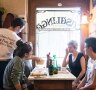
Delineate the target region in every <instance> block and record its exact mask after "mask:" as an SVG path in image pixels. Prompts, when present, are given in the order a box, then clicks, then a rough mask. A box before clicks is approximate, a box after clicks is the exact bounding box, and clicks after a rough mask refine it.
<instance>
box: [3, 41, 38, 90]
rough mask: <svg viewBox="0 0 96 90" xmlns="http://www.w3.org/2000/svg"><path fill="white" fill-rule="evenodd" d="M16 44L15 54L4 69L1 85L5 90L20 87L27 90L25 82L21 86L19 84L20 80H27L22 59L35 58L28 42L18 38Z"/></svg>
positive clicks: (19, 89)
mask: <svg viewBox="0 0 96 90" xmlns="http://www.w3.org/2000/svg"><path fill="white" fill-rule="evenodd" d="M16 45H17V48H16V50H15V51H16V52H15V55H16V56H15V57H14V58H13V59H12V60H11V61H10V62H9V63H8V65H7V66H6V69H5V71H4V77H3V87H4V88H5V90H23V89H22V88H24V90H27V84H26V85H25V86H23V87H22V85H21V81H26V80H27V78H26V76H25V74H24V67H25V65H24V64H25V63H24V61H25V60H30V59H32V58H36V57H34V56H33V55H32V53H33V51H32V47H31V45H30V44H29V43H23V42H22V41H21V40H19V41H17V43H16ZM35 60H39V59H35ZM25 88H26V89H25Z"/></svg>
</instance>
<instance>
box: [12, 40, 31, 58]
mask: <svg viewBox="0 0 96 90" xmlns="http://www.w3.org/2000/svg"><path fill="white" fill-rule="evenodd" d="M16 45H17V48H16V49H15V50H14V56H19V57H21V58H22V57H24V55H25V53H29V52H30V51H31V50H32V47H31V45H30V44H29V43H27V42H26V43H23V42H22V41H21V40H18V41H17V42H16Z"/></svg>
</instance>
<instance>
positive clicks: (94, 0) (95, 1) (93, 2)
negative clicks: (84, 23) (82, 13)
mask: <svg viewBox="0 0 96 90" xmlns="http://www.w3.org/2000/svg"><path fill="white" fill-rule="evenodd" d="M92 6H93V8H94V7H95V6H96V0H92Z"/></svg>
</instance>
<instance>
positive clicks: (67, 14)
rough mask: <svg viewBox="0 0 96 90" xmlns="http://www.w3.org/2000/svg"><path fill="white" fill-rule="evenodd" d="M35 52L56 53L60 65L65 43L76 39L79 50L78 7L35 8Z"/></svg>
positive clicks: (41, 53)
mask: <svg viewBox="0 0 96 90" xmlns="http://www.w3.org/2000/svg"><path fill="white" fill-rule="evenodd" d="M36 12H37V14H36V54H37V56H40V57H42V58H44V59H45V60H46V55H47V54H48V53H49V52H50V53H51V55H53V54H56V56H57V60H58V63H59V64H60V65H61V64H62V61H63V58H64V55H65V49H66V47H67V43H68V42H69V41H70V40H76V41H77V42H78V44H79V47H78V51H79V50H80V8H37V10H36Z"/></svg>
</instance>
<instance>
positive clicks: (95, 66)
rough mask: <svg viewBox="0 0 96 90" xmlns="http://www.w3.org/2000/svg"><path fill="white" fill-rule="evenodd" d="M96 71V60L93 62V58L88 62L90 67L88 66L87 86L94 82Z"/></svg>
mask: <svg viewBox="0 0 96 90" xmlns="http://www.w3.org/2000/svg"><path fill="white" fill-rule="evenodd" d="M94 69H96V60H92V59H91V58H90V59H89V60H88V65H87V72H86V75H87V82H86V84H85V86H87V85H89V84H90V83H91V82H92V75H93V71H94Z"/></svg>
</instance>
